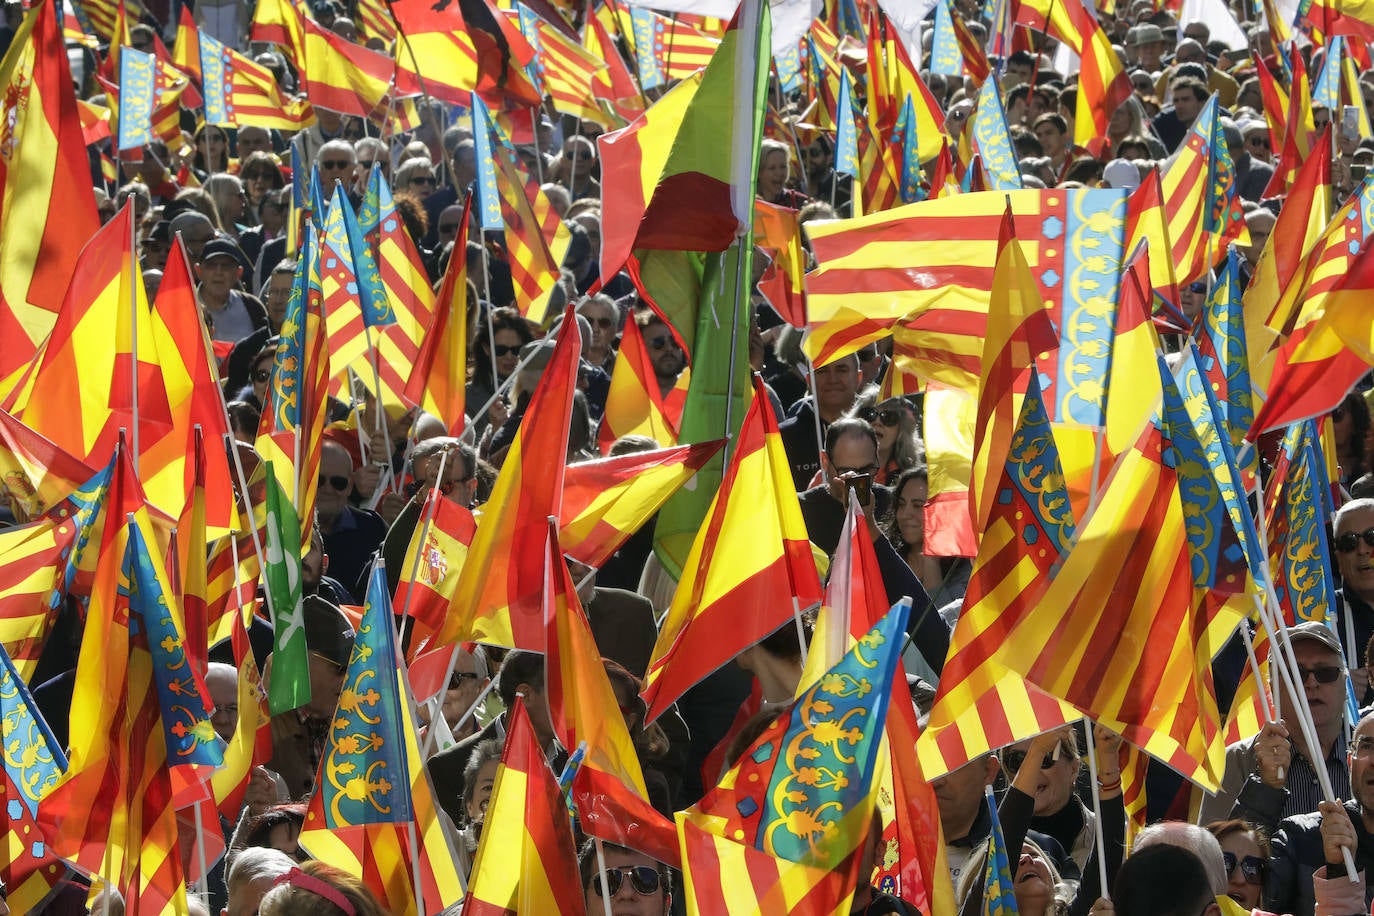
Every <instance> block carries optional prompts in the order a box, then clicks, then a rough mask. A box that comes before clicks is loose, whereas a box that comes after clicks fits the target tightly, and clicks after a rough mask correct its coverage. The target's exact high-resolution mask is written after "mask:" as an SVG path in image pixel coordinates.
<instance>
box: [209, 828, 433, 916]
mask: <svg viewBox="0 0 1374 916" xmlns="http://www.w3.org/2000/svg"><path fill="white" fill-rule="evenodd" d="M200 807H201V805H200V802H196V803H195V804H194V805H192V806H191V812H192V814H193V815H194V817H195V821H196V824H195V826H196V859H197V860H198V864H199V865H200V888H201V892H202V893H204V894H205V895H206V896H207V897H208V896H209V895H210V866H209V864H208V863H207V862H206V861H205V823H204V821H203V820H202V818H201V814H200ZM421 916H423V914H421Z"/></svg>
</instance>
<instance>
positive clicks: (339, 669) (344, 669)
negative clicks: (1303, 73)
mask: <svg viewBox="0 0 1374 916" xmlns="http://www.w3.org/2000/svg"><path fill="white" fill-rule="evenodd" d="M310 657H311V658H317V659H319V660H320V661H322V662H324V663H325V664H326V665H328V666H329V667H331V668H333V669H334V672H335V673H336V674H338V675H339V676H340V677H342V676H343V675H345V674H347V673H348V665H341V664H339V663H338V662H336V661H334V659H332V658H330V657H329V656H327V655H321V654H320V653H318V652H311V653H310Z"/></svg>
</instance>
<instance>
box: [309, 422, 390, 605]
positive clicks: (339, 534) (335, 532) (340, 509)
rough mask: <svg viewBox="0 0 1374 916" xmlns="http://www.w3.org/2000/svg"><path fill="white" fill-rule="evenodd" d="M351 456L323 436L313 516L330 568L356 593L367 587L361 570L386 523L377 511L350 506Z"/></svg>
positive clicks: (384, 534) (364, 566) (381, 535)
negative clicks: (322, 539) (318, 528)
mask: <svg viewBox="0 0 1374 916" xmlns="http://www.w3.org/2000/svg"><path fill="white" fill-rule="evenodd" d="M351 492H353V458H352V457H351V456H350V455H349V454H348V449H346V448H344V447H343V446H342V445H339V444H338V443H337V442H335V441H334V440H332V439H325V440H324V442H323V443H322V446H321V449H320V479H319V487H318V489H317V490H316V491H315V515H316V518H317V519H318V520H319V525H320V533H321V534H322V535H324V552H325V553H326V554H328V555H329V560H330V571H331V572H332V573H333V575H334V577H335V578H336V579H338V580H339V581H340V582H342V583H343V585H344V587H345V588H347V589H348V590H349V591H350V592H352V593H353V594H355V595H361V594H363V593H364V592H365V591H366V588H364V587H360V585H365V583H364V582H363V573H364V572H365V570H366V567H367V563H368V560H369V559H370V558H371V557H372V552H373V551H374V550H376V549H377V547H378V546H380V545H381V543H382V539H383V538H384V537H386V522H384V521H382V517H381V516H380V515H378V514H377V513H376V512H372V511H370V510H368V509H359V508H358V507H356V506H353V505H350V504H349V502H348V495H349V494H350V493H351Z"/></svg>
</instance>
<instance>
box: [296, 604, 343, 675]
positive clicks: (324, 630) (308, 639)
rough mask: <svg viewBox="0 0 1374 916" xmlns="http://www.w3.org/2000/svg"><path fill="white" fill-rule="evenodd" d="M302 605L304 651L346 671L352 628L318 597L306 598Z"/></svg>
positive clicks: (341, 614)
mask: <svg viewBox="0 0 1374 916" xmlns="http://www.w3.org/2000/svg"><path fill="white" fill-rule="evenodd" d="M303 605H304V606H303V607H302V613H303V615H304V616H305V645H306V648H307V649H309V650H310V651H311V652H313V653H314V654H316V655H318V656H320V657H321V658H325V659H328V660H329V661H331V662H333V663H334V664H336V665H338V666H339V667H340V668H345V667H347V666H348V659H349V656H351V655H352V654H353V625H352V624H350V623H349V622H348V618H347V617H346V616H344V612H343V611H342V610H341V609H340V608H339V607H338V606H337V605H335V604H332V603H331V602H330V601H328V600H327V599H325V598H321V597H320V596H319V595H306V596H305V601H304V602H303Z"/></svg>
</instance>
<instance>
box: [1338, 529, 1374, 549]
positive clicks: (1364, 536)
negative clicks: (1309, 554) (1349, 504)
mask: <svg viewBox="0 0 1374 916" xmlns="http://www.w3.org/2000/svg"><path fill="white" fill-rule="evenodd" d="M1360 541H1364V543H1365V546H1366V547H1374V528H1366V529H1365V530H1363V531H1359V532H1356V531H1347V532H1346V533H1345V534H1341V535H1337V536H1336V539H1335V540H1333V541H1332V542H1331V543H1332V544H1334V545H1335V547H1336V549H1337V550H1338V551H1340V552H1341V553H1354V552H1355V549H1356V548H1357V547H1359V546H1360Z"/></svg>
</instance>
